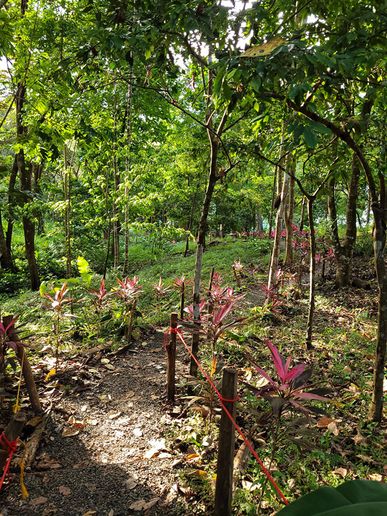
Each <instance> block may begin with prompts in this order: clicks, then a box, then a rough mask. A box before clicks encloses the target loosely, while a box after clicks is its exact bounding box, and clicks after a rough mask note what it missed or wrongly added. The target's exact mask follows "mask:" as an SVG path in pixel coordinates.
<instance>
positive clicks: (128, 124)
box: [124, 54, 134, 274]
mask: <svg viewBox="0 0 387 516" xmlns="http://www.w3.org/2000/svg"><path fill="white" fill-rule="evenodd" d="M133 81H134V77H133V56H132V54H130V68H129V83H128V90H127V93H126V124H125V125H126V127H125V132H126V154H125V189H124V198H125V208H124V232H125V234H124V240H125V250H124V274H127V273H128V267H129V188H128V182H129V171H130V149H131V145H132V107H133V86H132V82H133Z"/></svg>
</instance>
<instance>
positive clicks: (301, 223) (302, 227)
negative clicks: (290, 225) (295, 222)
mask: <svg viewBox="0 0 387 516" xmlns="http://www.w3.org/2000/svg"><path fill="white" fill-rule="evenodd" d="M305 205H306V200H305V196H304V197H303V198H302V206H301V217H300V231H302V230H303V229H304V224H305Z"/></svg>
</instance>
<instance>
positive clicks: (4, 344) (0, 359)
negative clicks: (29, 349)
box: [0, 317, 23, 374]
mask: <svg viewBox="0 0 387 516" xmlns="http://www.w3.org/2000/svg"><path fill="white" fill-rule="evenodd" d="M17 319H18V318H17V317H12V319H11V320H10V322H9V323H8V324H5V325H4V323H3V321H2V320H1V317H0V363H2V364H3V365H4V356H5V353H6V351H7V348H12V349H13V350H14V351H16V349H17V347H18V346H23V344H22V343H21V342H14V341H13V339H12V337H11V336H10V335H9V334H8V332H9V330H11V328H13V327H14V326H15V323H16V321H17ZM2 369H3V370H2V371H1V374H4V368H3V367H2Z"/></svg>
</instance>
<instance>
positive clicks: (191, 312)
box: [184, 299, 207, 319]
mask: <svg viewBox="0 0 387 516" xmlns="http://www.w3.org/2000/svg"><path fill="white" fill-rule="evenodd" d="M206 303H207V301H206V300H205V299H202V300H201V301H200V303H199V313H200V314H202V313H203V312H204V308H205V306H206ZM184 312H186V313H187V314H188V318H189V319H193V318H194V305H189V306H186V307H185V308H184Z"/></svg>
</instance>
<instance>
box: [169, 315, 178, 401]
mask: <svg viewBox="0 0 387 516" xmlns="http://www.w3.org/2000/svg"><path fill="white" fill-rule="evenodd" d="M177 317H178V314H177V313H176V312H173V313H171V330H176V328H177ZM167 358H168V364H167V399H168V401H170V402H171V403H173V402H174V401H175V393H176V333H173V332H171V335H170V339H169V344H168V345H167Z"/></svg>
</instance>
